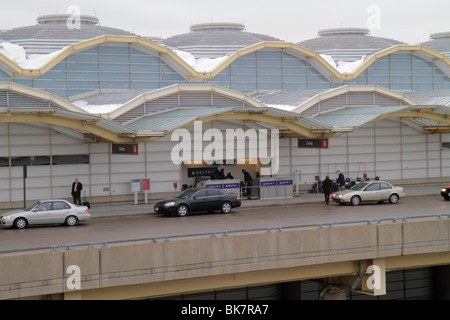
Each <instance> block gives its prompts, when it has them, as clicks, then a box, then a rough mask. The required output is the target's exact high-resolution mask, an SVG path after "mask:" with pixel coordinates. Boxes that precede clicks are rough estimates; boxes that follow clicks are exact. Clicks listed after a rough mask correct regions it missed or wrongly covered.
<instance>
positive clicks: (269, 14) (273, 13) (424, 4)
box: [0, 0, 450, 44]
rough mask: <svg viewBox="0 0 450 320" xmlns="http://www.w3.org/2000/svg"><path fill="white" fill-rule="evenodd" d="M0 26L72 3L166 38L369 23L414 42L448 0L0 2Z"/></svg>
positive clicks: (443, 18) (441, 26) (435, 27)
mask: <svg viewBox="0 0 450 320" xmlns="http://www.w3.org/2000/svg"><path fill="white" fill-rule="evenodd" d="M1 4H2V10H1V11H0V29H3V30H5V29H6V30H7V29H11V28H16V27H23V26H29V25H34V24H36V18H37V16H39V15H43V14H54V13H66V11H67V9H68V8H69V7H70V6H77V7H78V8H79V9H80V11H81V14H87V15H95V16H97V18H99V20H100V24H101V25H103V26H108V27H113V28H119V29H124V30H127V31H131V32H134V33H137V34H139V35H141V36H158V37H162V38H167V37H170V36H173V35H177V34H183V33H187V32H189V28H190V26H191V24H195V23H205V22H238V23H244V24H245V27H246V31H248V32H252V33H261V34H266V35H270V36H273V37H277V38H280V39H282V40H285V41H289V42H294V43H295V42H299V41H302V40H307V39H311V38H315V37H316V36H317V32H318V31H319V30H320V29H327V28H340V27H365V28H366V27H369V29H371V32H370V34H371V35H373V36H378V37H385V38H391V39H395V40H400V41H403V42H406V43H409V44H416V43H420V42H424V41H427V40H429V36H430V34H431V33H434V32H443V31H450V19H449V17H448V15H449V12H450V1H449V0H428V1H425V0H339V1H336V0H316V1H301V0H220V1H218V0H146V1H145V0H39V1H37V0H1Z"/></svg>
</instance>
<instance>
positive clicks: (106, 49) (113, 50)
mask: <svg viewBox="0 0 450 320" xmlns="http://www.w3.org/2000/svg"><path fill="white" fill-rule="evenodd" d="M99 49H100V53H102V54H105V53H106V54H122V55H125V54H129V50H130V49H129V47H128V46H126V47H119V46H100V47H99Z"/></svg>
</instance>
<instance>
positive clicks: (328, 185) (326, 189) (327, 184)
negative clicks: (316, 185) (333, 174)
mask: <svg viewBox="0 0 450 320" xmlns="http://www.w3.org/2000/svg"><path fill="white" fill-rule="evenodd" d="M322 190H323V194H324V195H325V203H326V204H327V205H328V202H329V201H330V193H331V180H330V177H329V176H326V177H325V180H323V184H322Z"/></svg>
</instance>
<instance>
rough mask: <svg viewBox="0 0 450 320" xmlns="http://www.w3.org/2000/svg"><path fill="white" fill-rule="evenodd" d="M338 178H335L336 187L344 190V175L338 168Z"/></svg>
mask: <svg viewBox="0 0 450 320" xmlns="http://www.w3.org/2000/svg"><path fill="white" fill-rule="evenodd" d="M337 174H338V178H337V180H336V185H337V187H338V191H344V190H345V177H344V174H343V173H342V172H341V171H340V170H338V171H337Z"/></svg>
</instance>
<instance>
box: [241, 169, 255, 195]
mask: <svg viewBox="0 0 450 320" xmlns="http://www.w3.org/2000/svg"><path fill="white" fill-rule="evenodd" d="M242 173H243V174H244V182H245V185H246V187H247V193H246V195H247V197H248V198H250V197H251V195H252V189H251V186H252V185H253V178H252V176H251V175H250V173H249V172H248V171H246V170H244V169H242Z"/></svg>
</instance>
